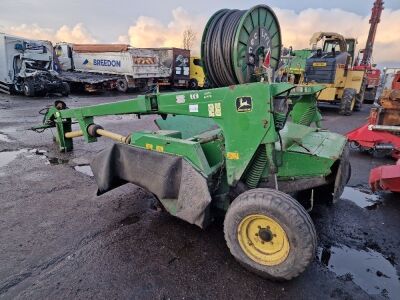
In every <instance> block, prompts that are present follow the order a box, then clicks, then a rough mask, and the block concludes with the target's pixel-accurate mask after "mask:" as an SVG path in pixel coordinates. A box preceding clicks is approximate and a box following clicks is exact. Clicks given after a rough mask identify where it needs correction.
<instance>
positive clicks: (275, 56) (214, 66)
mask: <svg viewBox="0 0 400 300" xmlns="http://www.w3.org/2000/svg"><path fill="white" fill-rule="evenodd" d="M281 47H282V40H281V30H280V26H279V22H278V19H277V17H276V15H275V13H274V12H273V11H272V9H271V8H270V7H269V6H267V5H257V6H254V7H253V8H251V9H249V10H230V9H222V10H219V11H217V12H216V13H215V14H214V15H213V16H212V17H211V18H210V20H209V21H208V22H207V25H206V27H205V29H204V32H203V37H202V44H201V56H202V59H203V68H204V71H205V73H206V77H207V79H208V81H209V82H210V84H211V85H212V86H214V87H222V86H229V85H234V84H242V83H249V82H255V81H259V80H260V77H261V76H262V74H263V73H265V65H266V60H267V61H268V63H267V64H268V66H270V68H271V69H272V70H276V69H277V68H278V64H279V61H280V56H281Z"/></svg>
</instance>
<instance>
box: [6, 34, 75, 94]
mask: <svg viewBox="0 0 400 300" xmlns="http://www.w3.org/2000/svg"><path fill="white" fill-rule="evenodd" d="M53 62H54V61H53V45H52V44H51V42H49V41H39V40H30V39H26V38H22V37H17V36H12V35H7V34H5V33H0V92H3V93H7V94H11V93H23V94H25V95H26V96H31V97H32V96H44V95H46V94H47V93H60V94H62V95H63V96H67V95H68V94H69V85H68V83H66V82H63V81H62V80H61V79H60V78H59V77H58V74H57V72H56V71H55V70H54V64H53Z"/></svg>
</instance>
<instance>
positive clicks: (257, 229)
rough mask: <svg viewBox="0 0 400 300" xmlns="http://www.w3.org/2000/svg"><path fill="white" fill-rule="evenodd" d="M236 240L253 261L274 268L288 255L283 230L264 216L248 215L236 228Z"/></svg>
mask: <svg viewBox="0 0 400 300" xmlns="http://www.w3.org/2000/svg"><path fill="white" fill-rule="evenodd" d="M238 240H239V244H240V246H241V248H242V250H243V252H244V253H245V254H246V255H247V256H248V257H249V258H250V259H252V260H253V261H255V262H257V263H259V264H262V265H266V266H275V265H278V264H281V263H282V262H284V261H285V260H286V258H287V257H288V255H289V251H290V245H289V240H288V238H287V235H286V232H285V230H284V229H283V228H282V226H281V225H280V224H279V223H278V222H277V221H275V220H274V219H272V218H270V217H267V216H265V215H249V216H247V217H245V218H244V219H243V220H242V221H241V222H240V224H239V227H238Z"/></svg>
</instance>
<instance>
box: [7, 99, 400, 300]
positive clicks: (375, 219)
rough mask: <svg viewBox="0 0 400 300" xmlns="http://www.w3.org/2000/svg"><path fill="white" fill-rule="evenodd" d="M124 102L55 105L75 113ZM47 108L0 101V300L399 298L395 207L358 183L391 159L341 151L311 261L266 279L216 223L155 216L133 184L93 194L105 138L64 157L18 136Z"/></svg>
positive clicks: (319, 208) (120, 127)
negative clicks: (348, 173) (347, 162)
mask: <svg viewBox="0 0 400 300" xmlns="http://www.w3.org/2000/svg"><path fill="white" fill-rule="evenodd" d="M134 96H135V95H134V94H130V95H118V94H104V95H74V96H70V97H69V98H65V99H63V100H64V101H66V102H67V104H68V106H69V107H77V106H82V105H89V104H96V103H101V102H110V101H115V100H121V99H128V98H132V97H134ZM53 101H54V98H43V99H40V98H37V99H36V98H35V99H32V98H25V97H21V96H8V95H0V216H1V217H0V298H4V299H14V298H21V299H43V298H47V299H59V298H63V299H68V298H98V299H114V298H123V299H124V298H129V299H183V298H186V299H215V298H219V299H243V298H248V299H252V298H260V297H263V298H267V299H370V298H373V299H385V298H391V299H400V281H399V277H398V273H397V272H398V271H399V262H400V261H399V257H400V247H399V245H400V231H399V230H398V229H399V227H400V226H399V225H400V203H399V199H396V196H395V195H391V194H384V195H379V196H376V197H374V196H373V195H369V194H368V185H367V182H368V181H367V180H368V174H369V170H370V169H371V168H372V167H374V166H377V165H381V164H383V163H393V162H392V161H390V160H386V159H375V158H372V157H370V156H368V155H365V154H361V153H358V152H352V153H351V163H352V169H353V175H352V178H351V180H350V182H349V184H348V185H349V187H350V188H349V189H348V190H347V193H346V195H347V196H345V198H347V199H343V200H341V201H339V203H338V204H337V205H335V207H327V206H325V205H322V204H321V205H319V204H317V205H316V207H315V208H314V210H313V212H312V214H311V216H312V218H313V220H314V222H315V225H316V229H317V232H318V238H319V248H318V254H317V255H316V257H315V260H314V261H313V263H312V264H311V265H310V266H309V267H308V269H307V270H306V271H305V272H304V273H303V274H302V275H301V276H300V277H298V278H296V279H294V280H292V281H290V282H284V283H274V282H271V281H267V280H264V279H262V278H260V277H258V276H256V275H254V274H252V273H249V272H248V271H246V270H244V269H243V268H242V267H241V266H240V265H239V264H238V263H237V262H236V261H235V260H234V259H233V257H232V256H231V255H230V253H229V250H228V248H227V247H226V244H225V241H224V238H223V232H222V225H221V224H213V225H212V226H211V227H210V228H208V229H206V230H200V229H199V228H197V227H195V226H192V225H189V224H187V223H185V222H183V221H180V220H178V219H176V218H174V217H171V216H170V215H168V214H167V213H165V212H161V211H158V210H155V209H154V205H153V203H154V199H153V198H152V196H151V195H150V194H148V193H146V192H145V191H143V190H142V189H140V188H138V187H136V186H134V185H132V184H127V185H125V186H122V187H120V188H118V189H115V190H113V191H111V192H109V193H106V194H104V195H102V196H99V197H97V196H96V195H95V193H96V184H95V182H94V179H93V177H91V176H89V175H90V170H89V169H88V167H87V165H88V163H89V162H90V160H91V159H92V158H93V157H94V155H96V153H98V152H99V151H100V150H101V149H103V148H105V147H107V146H108V145H110V143H111V142H110V141H108V140H100V141H99V142H98V143H93V144H84V143H83V142H82V141H79V140H77V142H76V143H75V151H74V152H72V153H68V154H65V153H64V154H63V153H59V152H58V151H57V148H56V146H55V145H54V144H53V142H52V133H51V131H46V132H45V133H43V134H37V133H34V132H32V131H29V130H26V129H27V128H29V127H30V126H32V125H36V124H39V123H40V122H41V116H40V115H39V114H38V111H39V110H40V109H41V108H43V107H44V106H46V105H49V104H51V103H53ZM368 111H369V108H368V107H364V109H363V111H362V112H358V113H355V114H354V115H353V116H352V117H342V116H339V115H337V113H336V109H335V108H334V107H333V106H328V107H324V108H323V114H324V119H325V120H324V126H325V127H326V128H328V129H330V130H332V131H335V132H339V133H345V132H347V131H349V130H350V129H352V128H355V127H357V126H359V125H361V124H363V123H364V122H365V120H366V117H367V116H368ZM153 120H154V117H145V118H142V119H141V120H138V119H136V118H134V117H132V116H124V117H120V116H118V117H117V116H112V117H104V118H101V120H99V121H98V123H100V124H102V125H104V127H105V128H107V129H110V130H113V131H116V132H119V133H122V134H128V133H129V132H131V131H133V130H138V129H150V130H151V129H154V128H155V126H154V123H153ZM397 198H398V195H397ZM371 201H373V202H371ZM365 203H366V204H365Z"/></svg>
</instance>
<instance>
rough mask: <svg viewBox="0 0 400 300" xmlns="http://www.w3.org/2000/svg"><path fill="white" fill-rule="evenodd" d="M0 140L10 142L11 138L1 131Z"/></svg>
mask: <svg viewBox="0 0 400 300" xmlns="http://www.w3.org/2000/svg"><path fill="white" fill-rule="evenodd" d="M0 141H2V142H7V143H9V142H12V139H10V138H9V137H8V136H7V135H5V134H3V133H0Z"/></svg>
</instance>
